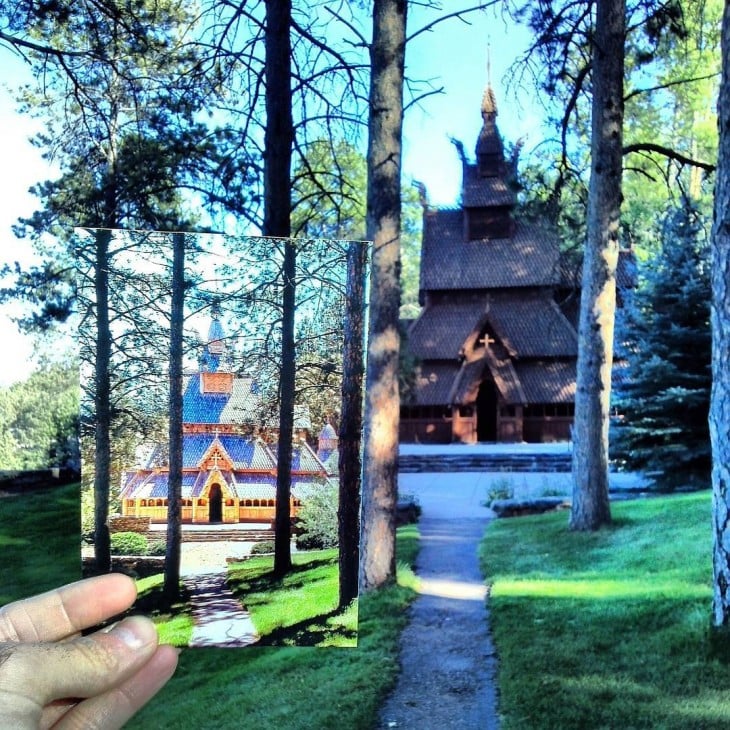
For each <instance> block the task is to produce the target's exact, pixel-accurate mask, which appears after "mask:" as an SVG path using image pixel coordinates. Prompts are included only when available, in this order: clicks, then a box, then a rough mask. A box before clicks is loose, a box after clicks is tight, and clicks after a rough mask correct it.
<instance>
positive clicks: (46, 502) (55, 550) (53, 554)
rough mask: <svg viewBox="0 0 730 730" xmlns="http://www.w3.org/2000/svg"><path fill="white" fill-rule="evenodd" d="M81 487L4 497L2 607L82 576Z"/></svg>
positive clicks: (0, 511)
mask: <svg viewBox="0 0 730 730" xmlns="http://www.w3.org/2000/svg"><path fill="white" fill-rule="evenodd" d="M79 499H80V497H79V485H78V484H70V485H67V486H62V487H53V488H51V489H43V490H38V491H28V492H26V493H25V494H18V495H13V496H10V497H3V498H0V551H2V564H1V565H0V605H3V604H5V603H9V602H10V601H15V600H18V599H19V598H27V597H28V596H32V595H35V594H37V593H42V592H43V591H47V590H51V589H52V588H56V587H58V586H60V585H62V584H64V583H70V582H72V581H75V580H78V579H79V578H80V577H81V559H80V557H79V532H80V529H81V528H80V516H79Z"/></svg>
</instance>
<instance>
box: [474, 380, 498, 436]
mask: <svg viewBox="0 0 730 730" xmlns="http://www.w3.org/2000/svg"><path fill="white" fill-rule="evenodd" d="M496 440H497V388H496V387H495V385H494V382H493V381H492V380H491V379H487V380H483V381H482V384H481V385H480V386H479V393H478V395H477V441H485V442H486V441H491V442H494V441H496Z"/></svg>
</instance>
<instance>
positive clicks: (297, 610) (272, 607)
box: [228, 549, 357, 647]
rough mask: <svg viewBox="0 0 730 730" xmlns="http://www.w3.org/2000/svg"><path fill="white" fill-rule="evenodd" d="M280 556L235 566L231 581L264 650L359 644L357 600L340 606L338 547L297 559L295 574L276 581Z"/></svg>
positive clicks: (294, 559)
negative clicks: (338, 606) (276, 560)
mask: <svg viewBox="0 0 730 730" xmlns="http://www.w3.org/2000/svg"><path fill="white" fill-rule="evenodd" d="M273 568H274V557H273V556H271V555H266V556H264V555H261V556H257V557H253V558H250V559H248V560H244V561H241V562H239V563H232V564H231V566H230V567H229V571H228V583H229V585H230V586H231V590H232V591H233V594H234V595H235V596H237V597H238V598H239V600H240V601H241V602H243V603H244V604H245V606H246V609H247V610H248V611H249V613H250V614H251V620H252V621H253V624H254V626H255V627H256V631H257V632H258V634H259V636H260V637H261V640H260V642H259V643H260V645H262V646H340V647H346V646H350V647H352V646H356V645H357V602H356V601H354V602H353V603H352V604H351V605H350V606H349V607H348V608H347V609H346V610H345V611H340V610H338V608H337V604H338V602H339V587H338V575H339V565H338V554H337V550H336V549H332V550H314V551H310V552H305V553H295V554H294V555H292V568H293V570H292V572H291V573H289V574H288V575H286V576H284V577H283V578H282V579H274V578H273V577H272V571H273Z"/></svg>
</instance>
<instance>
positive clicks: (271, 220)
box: [263, 0, 296, 576]
mask: <svg viewBox="0 0 730 730" xmlns="http://www.w3.org/2000/svg"><path fill="white" fill-rule="evenodd" d="M290 31H291V0H267V2H266V43H265V45H266V51H265V55H266V60H265V71H264V73H265V76H266V128H265V130H264V149H265V156H264V226H263V234H264V235H265V236H276V237H279V238H285V239H288V238H289V236H290V235H291V156H292V146H293V140H294V131H293V129H294V128H293V124H292V108H291V38H290ZM295 280H296V247H295V245H294V243H293V242H292V241H288V240H287V241H285V242H284V261H283V265H282V321H281V330H282V331H281V371H280V379H279V393H280V403H279V446H278V466H277V477H276V515H275V519H274V523H275V539H274V573H275V574H276V575H278V576H281V575H284V574H285V573H287V572H288V571H289V570H290V569H291V508H290V503H289V501H290V497H291V463H292V439H293V437H294V376H295V372H296V357H295V350H294V310H295V306H296V288H295Z"/></svg>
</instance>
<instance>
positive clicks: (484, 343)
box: [477, 333, 496, 347]
mask: <svg viewBox="0 0 730 730" xmlns="http://www.w3.org/2000/svg"><path fill="white" fill-rule="evenodd" d="M477 342H478V343H479V344H480V345H481V346H482V347H489V346H490V345H492V344H494V342H496V340H493V339H492V338H491V337H490V336H489V335H488V334H486V333H485V334H484V337H482V338H481V339H480V340H477Z"/></svg>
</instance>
